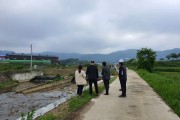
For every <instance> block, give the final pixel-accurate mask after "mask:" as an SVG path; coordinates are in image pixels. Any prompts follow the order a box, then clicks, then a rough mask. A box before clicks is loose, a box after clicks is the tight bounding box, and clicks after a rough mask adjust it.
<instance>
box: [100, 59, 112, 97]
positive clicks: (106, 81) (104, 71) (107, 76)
mask: <svg viewBox="0 0 180 120" xmlns="http://www.w3.org/2000/svg"><path fill="white" fill-rule="evenodd" d="M102 65H103V68H102V79H103V82H104V86H105V89H106V93H105V94H104V95H109V80H110V69H109V67H107V66H106V62H103V63H102Z"/></svg>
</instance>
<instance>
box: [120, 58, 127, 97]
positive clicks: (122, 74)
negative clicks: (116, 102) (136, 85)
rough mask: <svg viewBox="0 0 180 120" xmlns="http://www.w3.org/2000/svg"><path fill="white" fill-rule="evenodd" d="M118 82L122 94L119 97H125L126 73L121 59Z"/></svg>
mask: <svg viewBox="0 0 180 120" xmlns="http://www.w3.org/2000/svg"><path fill="white" fill-rule="evenodd" d="M119 65H120V67H119V80H120V83H121V89H122V94H121V95H120V96H119V97H126V81H127V72H126V66H125V65H124V61H123V59H120V60H119Z"/></svg>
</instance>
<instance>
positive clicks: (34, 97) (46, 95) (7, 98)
mask: <svg viewBox="0 0 180 120" xmlns="http://www.w3.org/2000/svg"><path fill="white" fill-rule="evenodd" d="M28 85H30V84H28ZM32 85H34V84H32ZM22 86H26V84H25V83H24V84H22ZM22 86H17V87H20V88H23V87H22ZM14 89H16V88H14ZM64 89H65V90H62V89H61V90H60V89H55V90H52V91H46V92H37V93H30V94H21V93H15V92H7V93H1V94H0V120H15V119H17V118H19V117H21V114H22V113H24V114H25V115H26V114H27V113H28V112H30V111H31V110H33V109H34V110H37V109H40V108H41V107H45V106H46V105H48V104H50V103H52V102H54V101H56V100H58V99H60V98H62V97H64V95H65V94H70V92H68V91H69V90H68V89H70V91H73V90H72V89H71V88H64Z"/></svg>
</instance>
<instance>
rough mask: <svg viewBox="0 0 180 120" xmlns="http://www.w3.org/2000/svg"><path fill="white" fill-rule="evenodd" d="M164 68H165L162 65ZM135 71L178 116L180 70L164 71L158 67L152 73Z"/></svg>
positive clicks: (179, 111)
mask: <svg viewBox="0 0 180 120" xmlns="http://www.w3.org/2000/svg"><path fill="white" fill-rule="evenodd" d="M164 69H166V68H165V67H164ZM178 69H179V68H178ZM173 71H175V70H173ZM137 73H138V74H139V75H140V76H141V77H142V78H143V79H144V80H145V81H147V83H148V84H149V85H150V86H151V87H152V88H153V89H154V90H155V91H156V92H157V93H158V94H159V95H160V96H161V97H162V98H163V100H164V101H165V102H166V103H167V104H168V105H169V106H170V107H171V108H172V109H173V110H174V112H175V113H176V114H177V115H178V116H180V72H172V71H168V72H167V71H166V72H165V70H162V71H160V69H158V71H154V72H153V73H149V72H147V71H145V70H137Z"/></svg>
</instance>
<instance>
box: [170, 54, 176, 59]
mask: <svg viewBox="0 0 180 120" xmlns="http://www.w3.org/2000/svg"><path fill="white" fill-rule="evenodd" d="M170 56H171V58H175V59H177V58H178V54H176V53H171V54H170Z"/></svg>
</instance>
